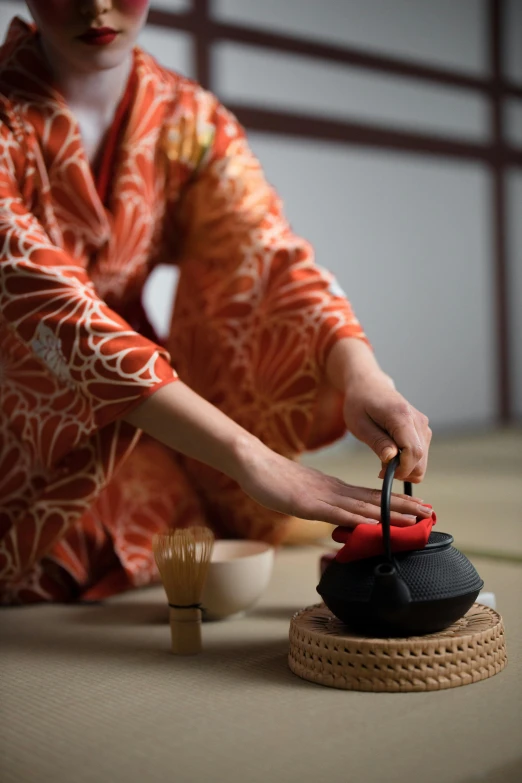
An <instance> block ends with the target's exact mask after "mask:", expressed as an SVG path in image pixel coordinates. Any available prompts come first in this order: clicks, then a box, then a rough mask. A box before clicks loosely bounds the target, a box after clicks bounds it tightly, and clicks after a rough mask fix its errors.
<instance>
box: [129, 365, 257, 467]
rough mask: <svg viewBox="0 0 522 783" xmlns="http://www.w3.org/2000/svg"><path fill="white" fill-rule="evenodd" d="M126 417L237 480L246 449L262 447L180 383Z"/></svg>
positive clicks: (151, 433)
mask: <svg viewBox="0 0 522 783" xmlns="http://www.w3.org/2000/svg"><path fill="white" fill-rule="evenodd" d="M124 418H125V421H128V422H129V423H130V424H132V425H133V426H134V427H137V428H138V429H140V430H143V431H144V432H146V433H147V434H148V435H151V436H152V437H153V438H156V439H157V440H159V441H160V442H161V443H163V444H165V445H166V446H169V447H170V448H172V449H175V450H176V451H179V452H181V453H182V454H185V455H186V456H188V457H193V458H194V459H197V460H199V461H200V462H204V463H205V464H206V465H210V466H211V467H213V468H216V469H217V470H219V471H221V472H222V473H225V474H226V475H227V476H230V477H231V478H234V479H235V478H237V475H238V470H239V467H240V465H241V463H242V460H243V455H244V453H245V450H247V449H249V448H253V447H254V446H255V445H256V444H258V445H260V442H259V441H258V439H257V438H255V437H254V436H253V435H251V434H250V433H249V432H247V431H246V430H244V429H243V428H242V427H240V426H239V424H236V422H234V421H233V420H232V419H230V418H229V417H228V416H226V415H225V414H224V413H222V411H220V410H219V409H218V408H216V407H215V406H214V405H211V404H210V403H209V402H207V401H206V400H204V399H203V398H202V397H200V396H199V394H196V393H195V392H193V391H192V389H190V388H189V387H188V386H186V385H185V384H184V383H182V381H179V380H178V381H175V382H174V383H169V384H168V385H167V386H162V387H161V388H160V389H158V391H157V392H155V393H154V394H152V395H151V396H150V397H148V398H147V399H146V400H145V401H144V402H143V403H142V404H141V405H140V406H139V407H138V408H135V409H134V410H133V411H132V412H131V413H129V414H128V415H127V416H125V417H124Z"/></svg>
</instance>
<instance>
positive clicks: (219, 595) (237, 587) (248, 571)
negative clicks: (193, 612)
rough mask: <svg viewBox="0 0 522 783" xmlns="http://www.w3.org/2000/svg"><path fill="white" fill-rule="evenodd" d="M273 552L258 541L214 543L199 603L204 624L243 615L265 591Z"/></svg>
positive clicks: (269, 575) (271, 567)
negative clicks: (202, 609) (208, 621)
mask: <svg viewBox="0 0 522 783" xmlns="http://www.w3.org/2000/svg"><path fill="white" fill-rule="evenodd" d="M273 565H274V549H273V547H271V546H270V544H264V543H263V542H261V541H236V540H230V541H216V542H215V543H214V548H213V550H212V558H211V560H210V565H209V569H208V574H207V578H206V581H205V586H204V588H203V594H202V596H201V603H202V605H203V608H204V613H203V618H204V619H205V620H223V619H224V618H225V617H232V616H233V615H238V614H243V613H244V612H246V611H247V609H250V608H251V607H252V606H253V605H254V604H255V603H256V602H257V601H258V600H259V598H260V597H261V595H262V594H263V592H264V591H265V590H266V588H267V586H268V583H269V582H270V577H271V576H272V569H273Z"/></svg>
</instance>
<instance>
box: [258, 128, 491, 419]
mask: <svg viewBox="0 0 522 783" xmlns="http://www.w3.org/2000/svg"><path fill="white" fill-rule="evenodd" d="M250 138H251V142H252V146H253V149H254V151H255V152H256V153H257V154H258V155H259V157H260V158H261V160H263V161H264V166H265V171H266V174H267V176H268V178H269V180H270V181H271V182H272V183H273V184H275V185H276V186H277V188H278V190H279V192H280V193H281V194H282V196H283V198H284V200H285V203H286V205H287V208H286V212H287V216H288V218H289V220H290V222H291V223H292V226H293V228H294V230H295V231H296V232H298V233H301V234H303V235H304V236H306V238H307V239H309V240H310V241H311V242H312V243H313V245H314V247H315V248H316V258H317V261H318V263H320V264H321V265H323V266H326V267H327V268H329V269H330V270H331V271H332V272H334V273H335V275H336V276H337V279H338V281H339V283H340V285H341V286H342V288H343V289H344V290H345V292H346V293H347V295H348V298H349V299H350V300H351V302H352V305H353V306H354V309H355V311H356V313H357V315H358V317H359V318H360V320H361V321H362V323H363V325H364V327H365V329H366V330H367V332H368V335H369V337H370V340H371V342H372V344H373V346H374V348H375V350H376V353H377V356H378V357H379V358H380V360H381V363H382V364H383V366H384V368H385V369H386V370H387V371H389V372H390V374H391V375H392V376H393V377H394V378H395V380H396V383H397V385H398V386H399V388H400V389H401V390H402V391H403V393H405V394H406V396H407V397H408V398H409V399H410V401H411V402H412V403H413V404H414V405H416V406H417V407H419V408H421V409H423V410H425V411H427V412H428V413H429V416H430V419H431V420H432V422H433V423H434V424H435V425H436V426H437V425H438V426H445V427H451V426H466V425H471V424H474V423H476V422H483V423H487V422H489V421H490V420H491V418H492V414H493V411H494V407H495V377H496V369H495V362H494V355H495V351H494V331H493V324H494V314H493V310H492V305H493V299H492V296H491V285H492V279H491V265H490V257H489V250H490V247H491V237H490V225H489V221H488V219H487V210H488V207H489V187H488V178H487V173H486V171H484V170H483V169H482V167H481V166H480V165H476V164H459V165H455V163H454V162H451V161H441V160H438V159H430V158H425V157H417V156H407V155H402V154H388V153H384V152H375V151H370V152H368V151H362V150H353V149H350V148H348V147H346V146H344V145H337V144H324V143H317V142H307V141H300V140H299V141H297V140H291V141H290V140H284V141H283V140H279V139H274V138H271V137H270V136H268V135H265V134H251V136H250Z"/></svg>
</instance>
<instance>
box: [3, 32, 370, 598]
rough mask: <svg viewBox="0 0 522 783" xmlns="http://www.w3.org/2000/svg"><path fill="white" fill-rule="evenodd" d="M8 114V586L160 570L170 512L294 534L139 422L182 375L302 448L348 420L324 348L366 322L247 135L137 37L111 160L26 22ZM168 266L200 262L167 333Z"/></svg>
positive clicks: (63, 594)
mask: <svg viewBox="0 0 522 783" xmlns="http://www.w3.org/2000/svg"><path fill="white" fill-rule="evenodd" d="M0 120H1V123H0V124H1V128H0V134H1V135H0V248H1V264H0V351H1V353H0V599H1V601H2V602H3V603H19V602H33V601H48V600H60V601H63V600H76V599H82V600H99V599H102V598H104V597H106V596H108V595H111V594H112V593H114V592H117V591H119V590H123V589H127V588H129V587H133V586H138V585H145V584H148V583H150V582H152V581H155V580H156V569H155V565H154V562H153V557H152V554H151V538H152V536H153V534H154V533H155V532H156V531H159V530H162V529H165V528H166V527H169V526H175V525H190V524H195V523H199V524H208V525H211V526H212V527H213V528H214V530H215V531H216V534H217V535H218V536H222V537H227V536H228V537H231V536H233V537H249V538H258V539H264V540H268V541H271V542H274V543H277V542H279V541H280V540H281V539H282V538H283V536H284V530H285V524H284V523H285V517H284V516H282V515H280V514H276V513H274V512H272V511H269V510H267V509H264V508H261V507H260V506H258V505H257V504H256V503H254V501H252V500H251V499H250V498H249V497H247V496H246V495H244V493H242V492H241V490H240V489H239V487H238V486H237V485H236V484H235V483H234V482H233V481H231V480H230V479H228V478H227V477H226V476H223V475H221V474H219V473H218V472H217V471H214V470H211V469H209V468H207V467H205V466H203V465H201V464H199V463H196V462H193V461H190V460H187V459H183V458H182V457H181V456H180V455H178V454H176V453H174V452H172V451H171V450H169V449H167V448H165V447H163V446H161V445H160V444H159V443H157V442H155V441H153V440H152V439H150V438H146V437H145V436H141V439H140V435H141V433H140V432H139V431H136V430H135V429H134V428H133V427H131V426H130V425H129V424H127V423H125V422H124V421H123V417H124V416H125V415H126V414H127V413H128V412H129V411H130V410H131V409H132V408H133V407H134V406H137V405H139V404H140V403H141V402H142V401H143V400H144V399H145V398H146V397H148V396H149V395H150V394H152V393H154V392H155V391H156V390H157V389H159V388H160V387H161V386H163V385H164V384H167V383H173V382H175V381H176V379H177V378H178V377H179V378H181V379H183V381H184V382H185V383H187V384H188V385H189V386H190V387H191V388H192V389H194V390H195V391H196V392H198V393H199V394H200V395H202V396H203V397H205V398H206V399H207V400H210V402H212V403H213V404H214V405H216V406H218V407H219V408H221V409H222V410H223V411H224V412H225V413H226V414H228V415H229V416H230V417H232V418H233V419H235V420H236V421H237V422H239V423H240V424H241V425H242V426H243V427H245V428H246V429H247V430H249V431H251V432H253V433H254V434H255V435H257V436H258V437H259V438H261V439H262V440H263V441H264V442H266V443H267V444H268V445H269V446H270V447H272V448H273V449H275V450H277V451H279V452H280V453H283V454H286V455H288V456H289V457H295V456H297V455H298V454H299V453H301V452H302V451H303V450H305V449H307V448H315V447H318V446H320V445H322V444H324V443H326V442H329V441H332V440H334V439H335V438H337V437H339V436H340V435H341V434H342V433H343V431H344V425H343V421H342V415H341V400H340V396H339V395H337V394H336V393H335V392H334V391H333V390H332V389H329V388H328V387H327V386H326V385H325V382H324V380H323V378H324V372H323V368H324V363H325V357H326V355H327V353H328V351H329V350H330V349H331V347H332V346H333V344H334V343H335V341H336V340H339V339H341V338H343V337H347V336H350V337H357V338H360V339H364V335H363V333H362V330H361V327H360V326H359V323H358V322H357V320H356V319H355V317H354V315H353V313H352V310H351V308H350V306H349V304H348V302H347V301H346V299H345V298H344V297H343V295H342V292H340V291H339V290H338V289H337V288H336V284H335V280H334V278H333V277H332V276H331V275H330V274H329V273H328V272H326V271H325V270H323V269H321V268H320V267H318V266H316V265H315V264H314V258H313V251H312V249H311V247H310V246H309V245H308V244H307V243H306V242H305V241H303V240H302V239H300V238H298V237H296V236H295V235H294V234H293V233H292V232H291V230H290V228H289V226H288V223H287V222H286V221H285V218H284V217H283V215H282V211H281V205H280V202H279V200H278V198H277V196H276V194H275V193H274V191H273V190H272V189H271V188H270V187H269V186H268V184H267V183H266V181H265V179H264V177H263V174H262V171H261V168H260V166H259V164H258V162H257V160H256V159H255V158H254V156H253V155H252V153H251V152H250V150H249V148H248V145H247V142H246V139H245V135H244V132H243V130H242V128H241V127H240V126H239V124H238V122H237V121H236V119H235V118H234V117H233V116H232V115H231V114H230V113H229V112H228V111H227V110H226V109H225V108H224V107H223V106H222V105H220V104H219V102H218V101H217V100H216V98H215V97H214V96H213V95H211V94H210V93H208V92H207V91H205V90H203V89H202V88H201V87H200V86H198V85H197V84H195V83H194V82H192V81H189V80H187V79H185V78H183V77H181V76H179V75H178V74H175V73H171V72H170V71H168V70H166V69H165V68H162V67H161V66H159V65H158V63H157V62H156V61H155V60H154V59H153V58H152V57H151V56H149V55H148V54H146V53H145V52H143V51H142V50H140V49H138V48H137V49H136V50H135V57H134V70H133V73H132V76H131V78H130V81H129V85H128V87H127V91H126V94H125V97H124V98H123V100H122V102H121V104H120V106H119V108H118V110H117V113H116V117H115V121H114V126H113V128H112V130H111V131H110V133H109V137H108V138H107V143H106V145H105V150H104V153H103V154H102V160H100V161H99V163H98V165H97V166H96V170H93V168H92V167H91V166H90V164H89V161H88V159H87V157H86V154H85V151H84V149H83V147H82V141H81V137H80V131H79V128H78V125H77V123H76V121H75V118H74V116H73V115H72V114H71V112H70V110H69V109H68V107H67V105H66V103H65V101H64V99H63V97H62V96H61V95H60V93H59V92H58V91H57V90H56V89H55V88H54V87H53V86H52V82H51V78H50V74H49V73H48V72H47V70H46V66H45V63H44V61H43V59H42V57H41V55H40V50H39V45H38V35H37V33H36V31H35V29H34V28H33V27H32V26H30V25H27V24H26V23H24V22H22V21H20V20H19V19H15V20H14V21H13V23H12V25H11V28H10V30H9V33H8V35H7V39H6V41H5V43H4V45H3V47H2V48H1V49H0ZM159 263H169V264H177V265H179V269H180V278H179V284H178V289H177V295H176V302H175V307H174V313H173V317H172V323H171V327H170V333H169V335H168V338H167V340H166V341H165V345H161V344H160V341H159V340H158V338H157V337H156V336H155V335H154V333H153V330H152V327H151V326H150V324H148V322H147V320H146V317H145V313H144V310H143V307H142V306H141V294H142V290H143V286H144V283H145V281H146V280H147V277H148V275H149V274H150V273H151V271H152V270H153V269H154V267H155V266H156V265H157V264H159ZM321 410H322V411H323V414H321V415H320V414H319V412H320V411H321Z"/></svg>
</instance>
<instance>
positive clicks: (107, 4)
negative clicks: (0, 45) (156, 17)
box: [26, 0, 150, 71]
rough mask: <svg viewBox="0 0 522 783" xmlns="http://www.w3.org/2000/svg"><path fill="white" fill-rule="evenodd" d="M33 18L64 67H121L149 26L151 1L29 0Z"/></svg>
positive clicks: (81, 68)
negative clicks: (141, 32)
mask: <svg viewBox="0 0 522 783" xmlns="http://www.w3.org/2000/svg"><path fill="white" fill-rule="evenodd" d="M26 2H27V6H28V8H29V11H30V12H31V16H32V17H33V19H34V21H35V22H36V26H37V28H38V30H39V32H40V35H41V36H42V39H43V41H44V45H45V46H46V47H47V48H48V49H50V51H51V52H52V54H53V56H54V60H55V61H56V60H57V59H59V61H61V64H62V65H63V66H67V65H69V66H73V67H74V68H75V69H79V70H84V71H95V70H105V69H107V68H113V67H114V66H116V65H119V64H120V63H121V62H123V60H124V59H125V58H126V57H127V56H128V54H129V52H130V51H131V49H132V47H133V46H134V43H135V41H136V38H137V37H138V33H139V32H140V30H141V28H142V27H143V25H144V24H145V19H146V17H147V12H148V8H149V2H150V0H26Z"/></svg>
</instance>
